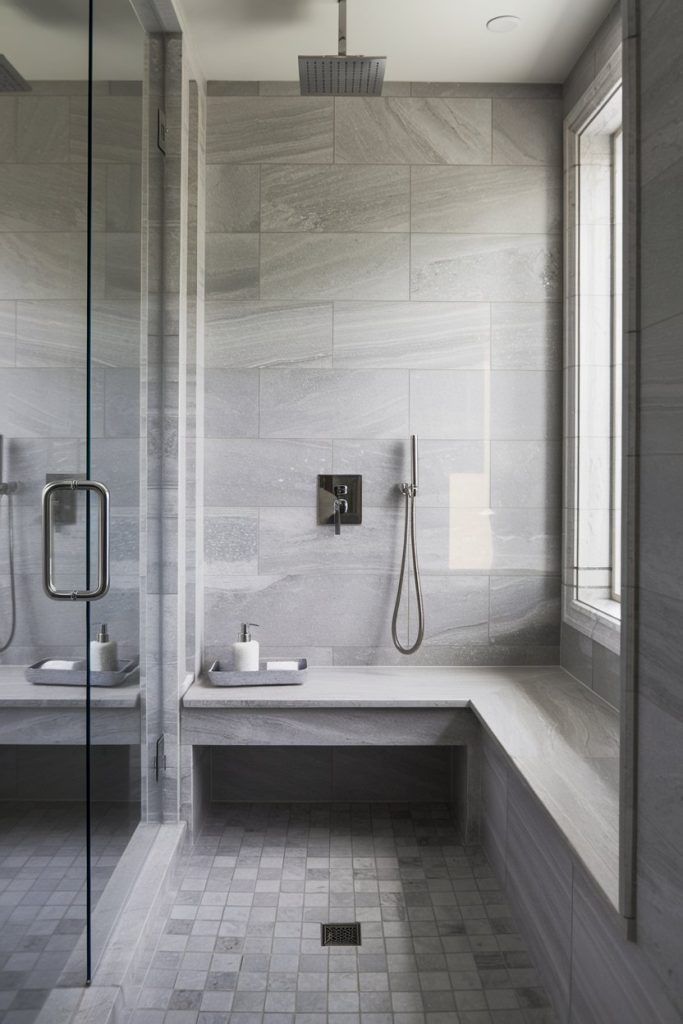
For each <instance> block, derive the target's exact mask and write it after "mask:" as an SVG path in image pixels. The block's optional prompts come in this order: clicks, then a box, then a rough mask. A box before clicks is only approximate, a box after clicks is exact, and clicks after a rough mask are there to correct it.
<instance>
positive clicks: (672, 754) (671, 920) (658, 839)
mask: <svg viewBox="0 0 683 1024" xmlns="http://www.w3.org/2000/svg"><path fill="white" fill-rule="evenodd" d="M633 6H634V7H635V8H637V10H638V12H639V15H640V24H639V38H638V39H637V40H636V44H637V45H638V48H639V49H638V56H639V71H640V81H639V83H638V85H639V89H638V98H639V113H640V121H639V123H640V125H641V126H642V135H641V138H640V140H639V141H640V145H639V150H638V155H639V160H640V171H641V177H640V181H639V186H640V232H641V233H640V242H641V248H640V252H639V257H640V263H639V268H640V280H639V292H638V296H639V299H640V319H639V320H631V321H630V323H629V326H630V328H631V330H632V331H634V333H633V334H632V335H631V337H630V338H629V342H630V347H631V349H632V351H634V352H638V353H639V356H640V359H639V362H638V366H639V372H640V390H639V393H638V396H637V399H638V403H639V406H638V408H639V426H640V431H639V436H636V435H635V432H634V436H633V437H632V438H631V446H630V449H629V456H630V459H629V461H630V463H631V465H632V466H633V469H632V470H631V473H632V475H633V476H634V478H635V481H636V485H635V487H634V491H633V494H634V496H635V498H634V500H635V502H637V514H635V515H634V521H635V528H636V529H637V531H638V536H637V542H636V545H635V551H634V563H635V564H634V568H633V573H632V575H631V577H630V578H629V584H630V586H631V587H633V588H634V591H635V592H633V593H630V594H629V595H628V603H629V607H634V606H635V607H636V608H637V612H638V630H637V633H636V635H635V637H634V640H635V652H634V661H635V665H634V670H635V671H634V675H635V679H634V680H633V685H634V686H635V688H636V693H635V702H636V719H635V723H633V724H634V727H635V733H634V736H635V743H636V745H637V758H635V759H634V764H633V765H632V766H631V767H632V769H635V771H636V779H635V787H636V794H637V803H636V815H637V833H636V835H637V844H636V850H635V868H636V884H637V905H636V909H637V921H638V936H639V943H640V946H641V948H642V949H643V950H644V951H645V953H646V955H647V956H648V958H649V959H650V961H651V963H652V964H653V966H654V968H655V970H656V971H657V974H658V977H659V981H660V984H661V985H662V987H663V988H664V989H665V990H666V991H667V992H668V993H669V994H670V995H671V997H672V999H673V1000H674V1002H675V1005H676V1007H677V1010H678V1012H679V1014H682V1013H683V960H682V958H681V955H680V953H681V941H680V939H681V934H682V933H683V888H682V876H681V870H680V865H681V858H683V817H682V815H681V794H682V793H683V765H682V762H681V746H682V744H683V701H682V700H681V693H682V690H681V658H682V654H683V582H682V581H683V544H681V523H680V519H679V518H678V517H677V516H676V515H675V511H676V509H678V508H680V499H681V493H682V490H683V431H682V430H681V425H682V424H683V419H682V418H681V410H682V409H683V387H682V383H681V382H682V381H683V348H682V347H681V325H682V323H683V293H682V291H681V273H680V268H681V260H682V258H683V234H682V233H681V229H680V225H681V202H682V200H681V197H682V196H683V118H682V117H681V110H683V79H682V78H681V74H680V71H681V64H680V52H679V47H678V46H677V43H678V42H679V41H680V38H681V33H682V32H683V8H681V5H680V4H678V3H676V2H675V0H665V2H663V3H661V4H658V5H656V6H654V7H653V6H652V5H651V4H648V3H645V2H639V3H638V4H635V5H633ZM632 52H633V46H632V44H631V43H630V42H629V54H632ZM634 364H635V359H634ZM635 588H637V589H635Z"/></svg>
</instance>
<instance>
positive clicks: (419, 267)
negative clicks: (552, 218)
mask: <svg viewBox="0 0 683 1024" xmlns="http://www.w3.org/2000/svg"><path fill="white" fill-rule="evenodd" d="M411 258H412V263H411V287H410V292H411V298H413V299H441V300H443V299H446V300H451V301H455V302H471V301H483V302H510V301H519V302H522V301H524V302H544V301H546V300H551V301H557V300H559V298H560V294H561V284H562V282H561V256H560V242H559V239H557V238H554V237H553V238H549V237H547V236H545V235H435V234H424V235H423V234H414V235H413V236H412V239H411Z"/></svg>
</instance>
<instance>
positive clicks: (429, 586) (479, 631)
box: [405, 574, 489, 646]
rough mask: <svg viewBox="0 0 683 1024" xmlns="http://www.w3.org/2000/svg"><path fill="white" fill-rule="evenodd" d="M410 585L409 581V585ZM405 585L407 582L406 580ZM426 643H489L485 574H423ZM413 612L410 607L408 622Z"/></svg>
mask: <svg viewBox="0 0 683 1024" xmlns="http://www.w3.org/2000/svg"><path fill="white" fill-rule="evenodd" d="M411 585H412V584H411ZM405 586H406V588H407V587H408V583H407V582H406V583H405ZM422 591H423V595H424V606H425V641H424V642H425V643H426V644H428V645H439V646H443V645H452V646H457V645H458V644H468V643H484V644H485V643H488V638H489V636H488V632H489V581H488V577H487V576H449V575H444V576H439V575H431V574H430V575H425V576H424V577H423V579H422ZM415 618H416V613H415V611H414V610H413V609H412V608H411V610H410V624H411V627H412V628H415Z"/></svg>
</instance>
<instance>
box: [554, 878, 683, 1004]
mask: <svg viewBox="0 0 683 1024" xmlns="http://www.w3.org/2000/svg"><path fill="white" fill-rule="evenodd" d="M670 908H671V904H670V903H668V904H667V910H666V912H665V915H664V916H668V913H669V910H670ZM572 909H573V917H572V929H573V936H572V964H571V976H572V1003H571V1016H570V1021H571V1024H604V1022H605V1021H608V1020H615V1021H617V1020H618V1021H619V1024H643V1022H644V1021H657V1024H660V1022H661V1024H675V1022H676V1021H677V1020H678V1019H680V1018H679V1017H678V1014H677V1012H676V1010H675V1009H674V1008H673V1007H672V1006H671V1005H670V1004H668V1005H667V1000H666V997H665V996H664V994H663V992H662V990H661V986H660V985H659V984H658V983H657V981H656V980H655V977H654V972H653V971H651V969H650V968H649V966H648V965H647V963H646V962H644V961H643V958H642V956H639V955H638V954H639V949H638V945H636V944H635V943H632V942H624V938H623V932H622V929H621V928H620V927H619V926H618V925H617V924H616V922H614V921H612V920H611V913H610V910H609V909H608V908H607V907H605V906H604V903H603V901H602V897H600V896H599V895H598V894H597V893H596V892H595V889H594V888H593V886H592V885H591V884H590V883H589V882H588V881H586V879H585V878H584V877H583V874H582V873H581V872H576V874H575V879H574V892H573V908H572ZM678 935H680V930H679V932H678Z"/></svg>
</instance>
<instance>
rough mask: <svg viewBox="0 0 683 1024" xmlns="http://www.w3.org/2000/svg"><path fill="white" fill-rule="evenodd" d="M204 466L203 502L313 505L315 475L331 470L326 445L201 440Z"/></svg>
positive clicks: (315, 494) (262, 440) (329, 453)
mask: <svg viewBox="0 0 683 1024" xmlns="http://www.w3.org/2000/svg"><path fill="white" fill-rule="evenodd" d="M204 467H205V468H204V480H205V483H204V487H205V501H206V504H207V506H213V505H218V506H230V505H231V506H240V507H241V506H247V507H250V506H251V507H259V506H260V507H264V506H269V505H273V506H277V507H278V508H280V507H287V506H289V505H305V506H310V507H313V506H314V505H315V504H316V502H317V500H318V474H319V473H330V472H331V471H332V444H331V443H330V442H327V441H289V440H287V441H273V440H265V439H259V440H230V441H227V440H214V439H212V438H207V439H206V443H205V445H204Z"/></svg>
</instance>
